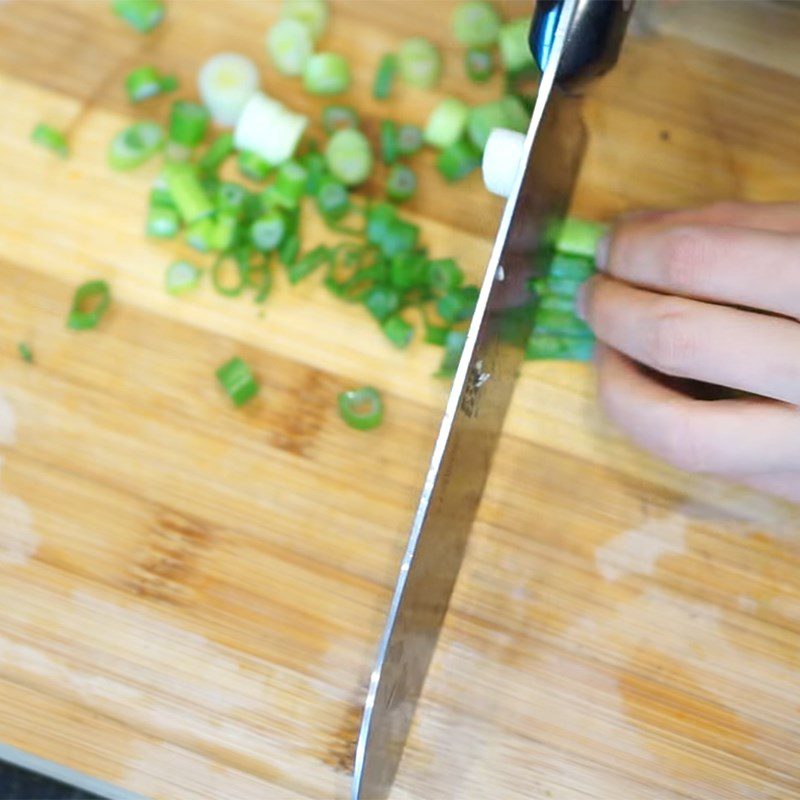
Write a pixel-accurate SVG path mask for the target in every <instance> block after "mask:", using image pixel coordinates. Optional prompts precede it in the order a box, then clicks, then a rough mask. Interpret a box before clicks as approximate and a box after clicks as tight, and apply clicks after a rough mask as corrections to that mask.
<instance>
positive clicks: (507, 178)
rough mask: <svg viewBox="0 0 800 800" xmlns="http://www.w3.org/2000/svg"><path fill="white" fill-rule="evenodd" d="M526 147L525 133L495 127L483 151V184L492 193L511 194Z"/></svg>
mask: <svg viewBox="0 0 800 800" xmlns="http://www.w3.org/2000/svg"><path fill="white" fill-rule="evenodd" d="M524 148H525V134H523V133H517V131H510V130H508V129H507V128H495V129H494V130H493V131H492V132H491V133H490V134H489V139H488V141H487V142H486V148H485V150H484V151H483V184H484V186H486V188H487V189H488V190H489V191H490V192H491V193H492V194H496V195H499V196H500V197H508V196H509V194H511V189H512V187H513V186H514V181H515V180H516V177H517V173H518V172H519V164H520V160H521V158H522V152H523V150H524Z"/></svg>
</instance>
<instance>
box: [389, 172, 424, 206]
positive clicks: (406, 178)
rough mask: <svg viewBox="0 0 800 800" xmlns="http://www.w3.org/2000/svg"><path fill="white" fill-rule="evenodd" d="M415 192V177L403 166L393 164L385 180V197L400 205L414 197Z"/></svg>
mask: <svg viewBox="0 0 800 800" xmlns="http://www.w3.org/2000/svg"><path fill="white" fill-rule="evenodd" d="M416 191H417V176H416V175H415V174H414V171H413V170H412V169H410V168H409V167H407V166H406V165H405V164H395V165H394V166H393V167H392V168H391V169H390V170H389V175H388V176H387V178H386V196H387V197H388V198H389V199H390V200H395V201H397V202H399V203H402V202H403V201H405V200H409V199H410V198H412V197H413V196H414V194H415V193H416Z"/></svg>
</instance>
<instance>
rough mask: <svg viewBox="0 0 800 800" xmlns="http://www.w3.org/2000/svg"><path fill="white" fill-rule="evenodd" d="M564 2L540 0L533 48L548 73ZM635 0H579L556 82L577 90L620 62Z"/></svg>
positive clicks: (535, 21)
mask: <svg viewBox="0 0 800 800" xmlns="http://www.w3.org/2000/svg"><path fill="white" fill-rule="evenodd" d="M562 2H563V0H538V2H537V3H536V11H535V12H534V16H533V24H532V25H531V33H530V46H531V51H532V52H533V55H534V58H536V61H537V63H538V64H539V69H541V70H542V71H544V68H545V64H546V61H547V56H548V54H549V51H550V47H551V45H552V36H553V34H554V33H555V27H556V23H557V21H558V15H559V13H560V11H561V7H562ZM633 3H634V0H577V7H576V9H575V16H574V17H573V20H572V24H571V25H570V28H569V31H568V32H567V40H566V42H565V43H564V52H563V53H562V56H561V63H560V66H559V69H558V72H557V73H556V83H557V84H558V85H559V87H561V88H562V89H564V90H566V91H575V90H577V89H580V88H581V87H582V86H583V85H584V84H586V83H588V82H589V81H591V80H592V79H594V78H596V77H598V76H600V75H603V74H604V73H605V72H608V70H609V69H611V67H613V66H614V64H616V63H617V59H618V58H619V52H620V49H621V48H622V40H623V39H624V38H625V30H626V28H627V27H628V19H629V17H630V15H631V11H632V10H633Z"/></svg>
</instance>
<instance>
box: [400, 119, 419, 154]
mask: <svg viewBox="0 0 800 800" xmlns="http://www.w3.org/2000/svg"><path fill="white" fill-rule="evenodd" d="M421 149H422V130H421V129H420V128H418V127H417V126H416V125H401V126H400V127H399V128H398V129H397V152H398V153H399V154H400V155H401V156H412V155H414V153H417V152H419V150H421Z"/></svg>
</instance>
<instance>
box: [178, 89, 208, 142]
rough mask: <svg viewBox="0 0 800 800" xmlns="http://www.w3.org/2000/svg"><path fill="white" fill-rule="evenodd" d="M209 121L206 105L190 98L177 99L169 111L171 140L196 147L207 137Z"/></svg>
mask: <svg viewBox="0 0 800 800" xmlns="http://www.w3.org/2000/svg"><path fill="white" fill-rule="evenodd" d="M208 121H209V113H208V111H207V110H206V108H205V106H201V105H200V103H193V102H191V101H190V100H176V101H175V102H174V103H173V104H172V108H171V109H170V113H169V140H170V141H171V142H175V143H176V144H180V145H183V146H184V147H195V146H196V145H198V144H200V142H202V141H203V139H204V138H205V135H206V131H208Z"/></svg>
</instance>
